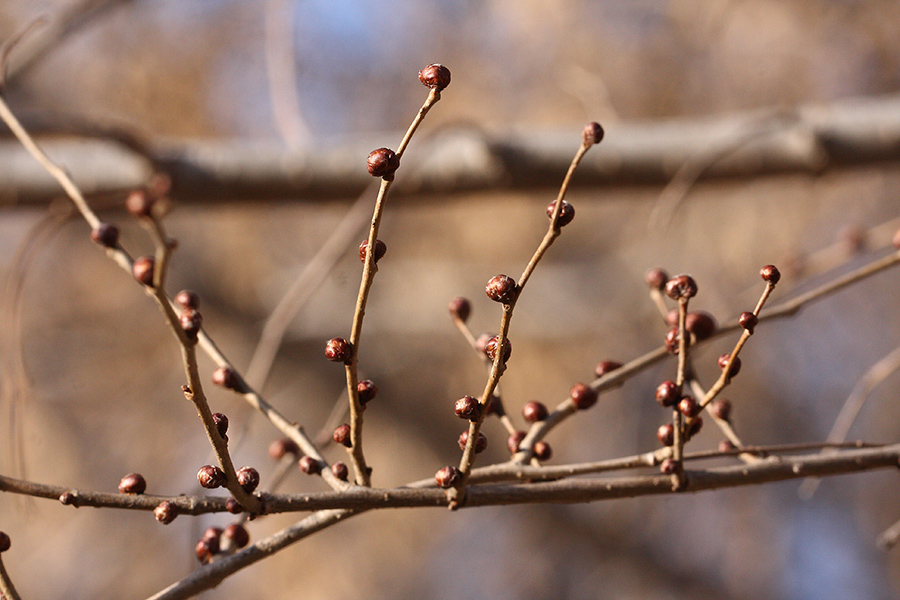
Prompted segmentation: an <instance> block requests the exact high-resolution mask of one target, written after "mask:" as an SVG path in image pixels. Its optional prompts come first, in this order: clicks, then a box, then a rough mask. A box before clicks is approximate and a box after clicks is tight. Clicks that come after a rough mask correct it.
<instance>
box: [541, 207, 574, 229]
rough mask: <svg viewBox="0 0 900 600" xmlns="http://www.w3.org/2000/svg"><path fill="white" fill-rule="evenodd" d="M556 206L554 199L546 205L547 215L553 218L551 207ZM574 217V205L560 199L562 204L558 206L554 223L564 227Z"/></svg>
mask: <svg viewBox="0 0 900 600" xmlns="http://www.w3.org/2000/svg"><path fill="white" fill-rule="evenodd" d="M555 208H556V200H554V201H553V202H551V203H550V204H548V205H547V217H548V218H551V219H552V218H553V209H555ZM574 218H575V207H574V206H572V205H571V204H569V203H568V202H566V201H565V200H563V201H562V206H560V207H559V218H557V220H556V224H557V225H558V226H560V227H565V226H566V225H568V224H569V223H571V222H572V220H573V219H574Z"/></svg>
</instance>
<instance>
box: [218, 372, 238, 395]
mask: <svg viewBox="0 0 900 600" xmlns="http://www.w3.org/2000/svg"><path fill="white" fill-rule="evenodd" d="M212 381H213V383H214V384H216V385H218V386H221V387H223V388H225V389H227V390H235V389H237V387H238V376H237V373H235V372H234V370H233V369H231V368H230V367H219V368H218V369H216V370H215V371H213V374H212Z"/></svg>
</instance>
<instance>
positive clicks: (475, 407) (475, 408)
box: [453, 396, 481, 421]
mask: <svg viewBox="0 0 900 600" xmlns="http://www.w3.org/2000/svg"><path fill="white" fill-rule="evenodd" d="M453 412H455V413H456V416H457V417H459V418H460V419H469V420H470V421H475V420H477V419H478V415H479V414H481V403H480V402H478V399H476V398H473V397H472V396H463V397H462V398H460V399H459V400H457V401H456V404H455V405H454V406H453Z"/></svg>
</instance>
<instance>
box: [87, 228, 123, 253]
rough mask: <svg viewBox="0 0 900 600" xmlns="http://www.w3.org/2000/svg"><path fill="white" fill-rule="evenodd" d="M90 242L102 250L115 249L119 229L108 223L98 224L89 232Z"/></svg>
mask: <svg viewBox="0 0 900 600" xmlns="http://www.w3.org/2000/svg"><path fill="white" fill-rule="evenodd" d="M91 241H92V242H94V243H95V244H100V245H101V246H103V247H104V248H115V247H116V246H117V245H118V243H119V228H118V227H116V226H115V225H110V224H109V223H100V225H98V226H97V228H96V229H93V230H91Z"/></svg>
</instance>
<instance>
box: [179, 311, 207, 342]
mask: <svg viewBox="0 0 900 600" xmlns="http://www.w3.org/2000/svg"><path fill="white" fill-rule="evenodd" d="M179 323H180V324H181V329H183V330H184V333H185V335H187V338H188V339H189V340H191V341H192V342H195V341H197V334H199V333H200V326H201V325H203V315H201V314H200V313H199V312H198V311H196V310H194V309H193V308H186V309H184V311H183V312H182V313H181V317H180V318H179Z"/></svg>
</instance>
